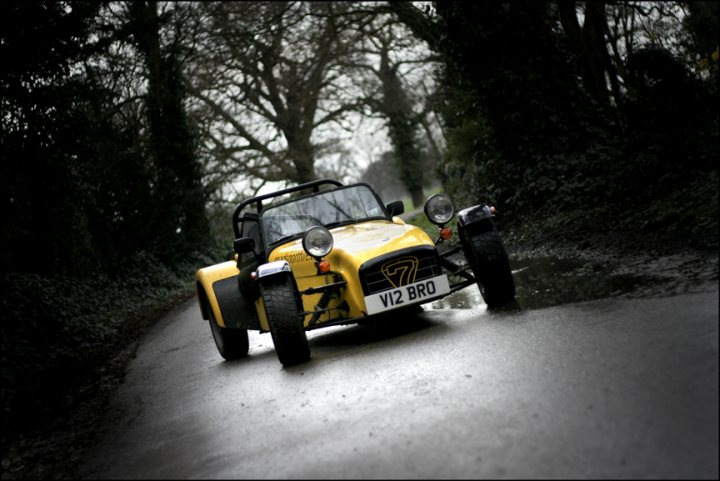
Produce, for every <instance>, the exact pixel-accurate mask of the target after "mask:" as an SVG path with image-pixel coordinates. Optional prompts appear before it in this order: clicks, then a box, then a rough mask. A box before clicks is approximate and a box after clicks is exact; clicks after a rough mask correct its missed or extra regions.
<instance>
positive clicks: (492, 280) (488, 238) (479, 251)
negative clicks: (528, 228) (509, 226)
mask: <svg viewBox="0 0 720 481" xmlns="http://www.w3.org/2000/svg"><path fill="white" fill-rule="evenodd" d="M465 252H466V255H467V257H468V260H469V261H470V266H471V268H472V270H473V274H474V276H475V279H477V283H478V287H479V288H480V293H481V294H482V297H483V299H484V300H485V303H486V304H487V305H488V307H490V308H493V307H500V306H503V305H505V304H508V303H510V302H512V301H514V300H515V282H514V281H513V277H512V270H511V269H510V261H509V259H508V255H507V252H506V251H505V247H504V246H503V244H502V241H501V240H500V236H499V235H498V233H497V231H496V230H492V231H489V232H484V233H482V234H476V235H473V236H472V237H470V238H469V239H467V240H466V241H465Z"/></svg>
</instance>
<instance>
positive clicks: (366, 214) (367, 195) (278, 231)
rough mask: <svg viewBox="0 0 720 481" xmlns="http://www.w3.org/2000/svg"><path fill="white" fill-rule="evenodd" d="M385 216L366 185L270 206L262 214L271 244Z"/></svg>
mask: <svg viewBox="0 0 720 481" xmlns="http://www.w3.org/2000/svg"><path fill="white" fill-rule="evenodd" d="M384 216H385V213H384V211H383V208H382V205H381V204H380V203H379V202H378V200H377V197H375V195H374V194H373V192H372V191H371V190H370V189H369V188H368V187H367V186H364V185H356V186H352V187H348V188H343V189H338V190H332V191H328V192H322V193H319V194H316V195H313V196H312V197H305V198H303V199H298V200H296V201H291V202H288V203H286V204H281V205H278V206H275V207H268V208H267V209H266V210H265V211H263V213H262V215H261V217H262V220H263V225H264V228H265V236H266V237H265V238H266V241H267V243H268V244H272V243H274V242H277V241H278V240H280V239H283V238H286V237H290V236H294V235H298V234H302V233H304V232H305V231H306V230H307V229H308V228H310V227H312V226H316V225H321V226H325V227H328V228H332V227H335V226H338V225H343V224H351V223H354V222H357V221H361V220H365V219H370V218H378V217H384Z"/></svg>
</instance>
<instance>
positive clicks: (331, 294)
mask: <svg viewBox="0 0 720 481" xmlns="http://www.w3.org/2000/svg"><path fill="white" fill-rule="evenodd" d="M402 213H403V203H402V201H395V202H390V203H389V204H387V205H384V204H383V203H382V201H381V200H380V197H379V196H378V195H377V193H376V192H375V191H374V190H373V189H372V187H370V185H368V184H364V183H357V184H352V185H343V184H341V183H340V182H337V181H334V180H328V179H325V180H317V181H313V182H308V183H305V184H300V185H297V186H295V187H290V188H287V189H283V190H280V191H277V192H274V193H271V194H265V195H259V196H256V197H252V198H249V199H247V200H245V201H243V202H242V203H240V204H239V205H238V206H237V208H236V209H235V212H234V213H233V218H232V222H233V229H234V233H235V242H234V249H235V253H236V255H235V256H234V260H231V261H227V262H222V263H219V264H216V265H212V266H209V267H205V268H202V269H199V270H198V271H197V276H196V278H197V295H198V300H199V303H200V310H201V312H202V317H203V319H206V320H209V323H210V328H211V331H212V335H213V338H214V340H215V344H216V346H217V348H218V351H219V352H220V354H221V355H222V357H224V358H225V359H228V360H230V359H235V358H239V357H243V356H246V355H247V354H248V350H249V345H248V329H253V330H258V331H260V332H270V334H271V336H272V340H273V343H274V345H275V351H276V353H277V356H278V358H279V360H280V362H281V363H282V364H283V365H286V366H288V365H293V364H298V363H301V362H304V361H306V360H308V359H309V358H310V348H309V345H308V341H307V336H306V331H308V330H311V329H316V328H320V327H326V326H332V325H338V324H350V323H357V322H361V321H363V320H366V319H367V318H368V316H374V315H376V314H381V313H385V312H387V311H390V310H393V309H403V308H406V307H410V306H415V307H417V306H419V305H421V304H424V303H427V302H430V301H432V300H434V299H438V298H441V297H444V296H447V295H448V294H451V293H453V292H455V291H457V290H459V289H462V288H464V287H467V286H470V285H473V284H475V283H477V285H478V286H479V288H480V292H481V294H482V296H483V299H484V300H485V302H486V304H487V305H488V307H490V308H492V307H498V306H501V305H504V304H507V303H509V302H511V301H512V300H513V299H514V297H515V285H514V282H513V278H512V273H511V270H510V264H509V262H508V256H507V253H506V251H505V248H504V246H503V244H502V242H501V240H500V237H499V235H498V232H497V229H496V227H495V223H494V220H493V217H494V213H493V209H492V208H491V207H489V206H487V205H483V204H480V205H475V206H472V207H468V208H466V209H463V210H461V211H460V212H458V213H457V230H458V237H457V238H455V239H453V240H454V242H450V240H451V239H452V237H453V236H452V230H451V229H449V228H448V227H446V225H447V224H448V223H449V222H450V221H451V220H452V219H453V218H454V216H455V207H454V205H453V202H452V200H451V199H450V197H449V196H447V195H445V194H436V195H433V196H431V197H429V198H428V200H427V202H426V204H425V215H426V216H427V217H428V219H429V220H430V221H431V222H433V223H434V224H436V225H437V226H438V227H439V235H438V238H437V240H433V239H432V238H431V237H430V236H429V235H428V234H427V233H426V232H425V231H424V230H423V229H421V228H419V227H416V226H413V225H409V224H406V223H405V222H404V221H403V220H402V219H401V218H400V217H398V216H399V215H400V214H402Z"/></svg>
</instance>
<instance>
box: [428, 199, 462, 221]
mask: <svg viewBox="0 0 720 481" xmlns="http://www.w3.org/2000/svg"><path fill="white" fill-rule="evenodd" d="M424 211H425V216H426V217H427V218H428V219H429V220H430V222H432V223H433V224H435V225H437V226H440V227H443V226H444V225H445V224H447V223H448V222H450V221H451V220H452V219H453V217H455V204H454V203H453V201H452V198H451V197H450V196H449V195H447V194H435V195H431V196H430V197H428V200H427V201H425V208H424Z"/></svg>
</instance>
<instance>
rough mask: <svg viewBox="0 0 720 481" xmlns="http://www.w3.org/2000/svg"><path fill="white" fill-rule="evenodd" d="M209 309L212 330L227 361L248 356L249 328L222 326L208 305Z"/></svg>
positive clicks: (217, 345) (216, 343)
mask: <svg viewBox="0 0 720 481" xmlns="http://www.w3.org/2000/svg"><path fill="white" fill-rule="evenodd" d="M208 310H209V311H210V331H211V332H212V337H213V340H214V341H215V346H216V347H217V350H218V352H219V353H220V355H221V356H222V357H223V358H225V360H227V361H232V360H233V359H239V358H241V357H245V356H247V355H248V351H249V349H250V343H249V340H248V332H247V329H229V328H226V327H220V326H218V324H217V321H216V320H215V314H213V311H212V309H211V308H209V307H208Z"/></svg>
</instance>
